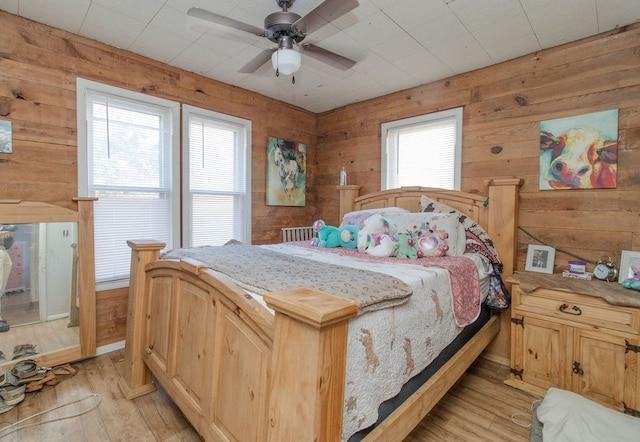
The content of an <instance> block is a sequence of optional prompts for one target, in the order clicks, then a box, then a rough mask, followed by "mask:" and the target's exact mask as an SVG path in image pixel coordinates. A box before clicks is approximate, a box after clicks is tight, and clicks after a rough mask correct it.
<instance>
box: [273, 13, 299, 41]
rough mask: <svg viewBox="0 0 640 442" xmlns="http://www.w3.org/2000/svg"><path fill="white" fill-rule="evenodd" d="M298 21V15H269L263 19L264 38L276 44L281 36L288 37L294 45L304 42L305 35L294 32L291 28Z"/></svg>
mask: <svg viewBox="0 0 640 442" xmlns="http://www.w3.org/2000/svg"><path fill="white" fill-rule="evenodd" d="M298 19H300V16H299V15H298V14H296V13H293V12H288V11H286V12H285V11H278V12H274V13H273V14H269V15H268V16H267V18H265V19H264V36H265V37H267V38H268V39H269V40H271V41H273V42H275V43H278V41H279V40H280V37H282V36H286V37H290V38H291V39H292V40H294V41H295V42H296V43H300V42H301V41H302V40H304V37H305V34H304V33H303V32H299V31H298V30H294V29H293V26H292V25H293V23H295V22H296V21H297V20H298Z"/></svg>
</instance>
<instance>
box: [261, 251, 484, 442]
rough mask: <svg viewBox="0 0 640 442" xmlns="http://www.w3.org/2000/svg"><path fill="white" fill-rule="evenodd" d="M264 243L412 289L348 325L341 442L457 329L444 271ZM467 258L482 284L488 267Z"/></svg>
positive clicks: (479, 260)
mask: <svg viewBox="0 0 640 442" xmlns="http://www.w3.org/2000/svg"><path fill="white" fill-rule="evenodd" d="M264 247H268V248H270V249H272V250H275V251H279V252H283V253H289V254H294V255H297V256H301V257H305V258H309V259H314V260H319V261H322V262H328V263H334V264H340V265H347V266H351V267H356V268H364V269H367V270H372V271H377V272H380V273H385V274H389V275H392V276H395V277H396V278H399V279H401V280H402V281H404V282H405V283H407V284H409V285H410V286H411V288H412V289H413V294H412V295H411V297H410V299H409V301H408V302H406V303H404V304H402V305H400V306H396V307H393V308H389V309H385V310H379V311H374V312H368V313H364V314H362V315H359V316H357V317H356V318H354V319H352V320H351V322H350V323H349V337H348V344H347V378H346V383H345V398H344V406H345V411H344V415H343V437H342V439H343V441H346V440H347V439H349V437H351V435H353V434H354V433H355V432H357V431H359V430H361V429H363V428H367V427H369V426H371V425H372V424H374V423H375V422H376V420H377V419H378V407H379V405H380V404H381V403H382V402H384V401H385V400H387V399H389V398H391V397H393V396H395V395H397V394H398V392H399V391H400V389H401V387H402V385H404V384H405V383H406V382H407V381H408V380H409V379H410V378H411V377H413V376H414V375H416V374H418V373H419V372H421V371H422V370H423V369H424V368H425V367H426V366H427V365H428V364H429V363H430V362H431V361H432V360H433V359H434V358H435V357H436V356H438V354H439V353H440V352H441V351H442V350H443V349H444V348H445V347H446V346H447V345H448V344H449V343H450V342H451V341H452V340H453V339H454V338H455V337H456V336H457V335H458V334H459V333H460V332H461V331H462V329H461V328H460V327H458V326H456V323H455V320H454V315H453V307H452V299H451V285H450V280H449V274H448V272H447V270H444V269H441V268H436V267H422V266H419V265H410V264H409V265H408V264H400V263H398V264H395V263H389V262H384V263H382V262H371V261H366V260H354V259H352V258H350V257H346V256H340V255H336V254H329V253H323V252H322V250H321V249H309V248H301V247H296V246H295V245H290V244H286V243H285V244H274V245H269V246H264ZM467 256H469V257H470V258H472V259H473V260H474V262H475V263H476V267H477V268H478V274H479V277H480V280H481V281H482V282H485V281H486V282H487V283H488V279H489V273H490V270H491V267H490V265H488V263H487V262H486V260H484V258H482V257H481V256H480V255H467ZM481 288H483V290H482V293H483V295H484V294H486V289H485V288H486V284H484V283H481ZM257 298H261V297H259V296H257ZM482 299H484V297H483V298H482ZM259 300H260V301H261V299H259ZM261 302H262V301H261Z"/></svg>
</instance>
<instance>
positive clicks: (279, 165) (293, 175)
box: [267, 138, 307, 206]
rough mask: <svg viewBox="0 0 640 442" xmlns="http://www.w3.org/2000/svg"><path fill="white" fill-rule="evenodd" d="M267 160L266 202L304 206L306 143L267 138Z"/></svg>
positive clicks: (277, 204)
mask: <svg viewBox="0 0 640 442" xmlns="http://www.w3.org/2000/svg"><path fill="white" fill-rule="evenodd" d="M267 164H268V166H267V205H269V206H304V205H305V196H306V192H305V186H306V183H307V175H306V165H307V146H306V145H304V144H300V143H294V142H293V141H285V140H281V139H278V138H269V141H268V143H267Z"/></svg>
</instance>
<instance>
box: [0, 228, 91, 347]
mask: <svg viewBox="0 0 640 442" xmlns="http://www.w3.org/2000/svg"><path fill="white" fill-rule="evenodd" d="M77 234H78V227H77V223H74V222H65V223H33V224H2V225H0V238H2V243H0V269H1V270H0V351H2V354H3V355H4V358H5V359H11V360H17V359H19V358H21V357H25V356H33V355H34V351H35V352H37V353H50V352H52V351H55V350H58V349H60V348H65V347H72V346H77V345H79V344H80V335H79V325H80V324H79V321H78V303H77V265H78V261H77V241H78V240H77V237H78V235H77ZM72 298H73V300H72ZM2 321H4V322H2ZM27 326H28V327H27ZM23 327H27V328H24V329H23ZM52 336H55V339H53V338H52Z"/></svg>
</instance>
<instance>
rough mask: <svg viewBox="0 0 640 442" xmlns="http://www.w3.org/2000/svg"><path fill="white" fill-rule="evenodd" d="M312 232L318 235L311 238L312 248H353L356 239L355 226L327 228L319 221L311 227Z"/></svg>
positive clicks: (356, 228) (356, 230)
mask: <svg viewBox="0 0 640 442" xmlns="http://www.w3.org/2000/svg"><path fill="white" fill-rule="evenodd" d="M312 227H313V230H314V232H317V233H318V237H317V238H313V240H312V241H311V245H312V246H314V247H327V248H333V247H347V248H355V247H356V244H357V238H358V231H359V230H360V229H358V227H357V226H352V225H349V226H345V227H342V228H340V227H335V226H328V225H327V224H326V223H325V222H324V221H323V220H321V219H319V220H317V221H315V222H314V223H313V225H312Z"/></svg>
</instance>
